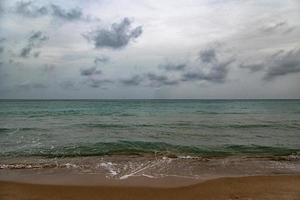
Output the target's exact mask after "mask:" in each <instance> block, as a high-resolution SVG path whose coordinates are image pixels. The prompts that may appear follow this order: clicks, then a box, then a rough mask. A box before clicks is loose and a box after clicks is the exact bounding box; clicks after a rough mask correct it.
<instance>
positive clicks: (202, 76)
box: [182, 48, 235, 83]
mask: <svg viewBox="0 0 300 200" xmlns="http://www.w3.org/2000/svg"><path fill="white" fill-rule="evenodd" d="M199 59H200V61H201V62H200V63H199V64H200V66H201V67H200V68H197V69H196V70H194V71H190V72H186V73H184V74H183V75H182V81H199V80H200V81H208V82H213V83H224V82H225V80H226V78H227V75H228V72H229V65H230V64H231V63H233V62H234V61H235V59H233V58H229V59H225V61H220V60H219V58H218V57H217V51H216V49H215V48H209V49H205V50H201V51H200V53H199Z"/></svg>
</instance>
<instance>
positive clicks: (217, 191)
mask: <svg viewBox="0 0 300 200" xmlns="http://www.w3.org/2000/svg"><path fill="white" fill-rule="evenodd" d="M144 181H146V182H147V178H145V179H144ZM170 182H172V181H170ZM299 186H300V176H296V175H292V176H290V175H289V176H288V175H281V176H251V177H239V178H237V177H235V178H220V179H214V180H208V181H205V182H202V183H197V184H193V185H189V186H182V187H175V188H174V187H173V188H162V187H151V186H143V187H141V186H134V185H131V186H125V185H123V186H109V185H104V186H101V185H94V186H91V185H89V186H79V185H76V186H74V185H73V186H72V185H46V184H29V183H14V182H5V181H1V182H0V199H1V200H17V199H20V200H23V199H24V200H25V199H26V200H27V199H35V200H37V199H45V200H60V199H74V200H77V199H78V200H79V199H80V200H81V199H88V200H89V199H90V200H92V199H106V200H114V199H130V200H135V199H139V200H147V199H149V200H150V199H151V200H153V199H155V200H159V199H172V200H174V199H185V200H186V199H189V200H193V199H197V200H199V199H205V200H209V199H214V200H218V199H226V200H229V199H244V200H250V199H258V200H262V199H263V200H271V199H272V200H274V199H281V200H300V187H299Z"/></svg>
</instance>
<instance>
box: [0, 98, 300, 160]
mask: <svg viewBox="0 0 300 200" xmlns="http://www.w3.org/2000/svg"><path fill="white" fill-rule="evenodd" d="M299 152H300V100H186V99H180V100H179V99H178V100H177V99H176V100H169V99H153V100H129V99H128V100H1V101H0V158H1V157H2V158H7V157H23V158H24V157H32V156H40V157H49V158H52V157H86V156H103V155H143V154H157V155H166V156H208V157H209V156H232V155H255V156H260V155H264V156H265V155H273V156H277V155H291V154H297V153H298V154H299Z"/></svg>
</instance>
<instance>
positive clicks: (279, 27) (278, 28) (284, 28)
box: [260, 21, 295, 33]
mask: <svg viewBox="0 0 300 200" xmlns="http://www.w3.org/2000/svg"><path fill="white" fill-rule="evenodd" d="M294 29H295V27H291V26H290V25H289V24H288V22H287V21H278V22H273V23H270V24H267V25H265V26H263V27H261V28H260V30H261V32H263V33H275V32H282V33H290V32H292V31H293V30H294Z"/></svg>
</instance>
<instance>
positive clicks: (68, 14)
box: [51, 4, 83, 21]
mask: <svg viewBox="0 0 300 200" xmlns="http://www.w3.org/2000/svg"><path fill="white" fill-rule="evenodd" d="M51 8H52V15H53V16H54V17H57V18H60V19H63V20H67V21H73V20H80V19H81V18H82V16H83V14H82V11H81V9H79V8H73V9H70V10H65V9H62V8H61V7H59V6H57V5H54V4H51Z"/></svg>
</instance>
